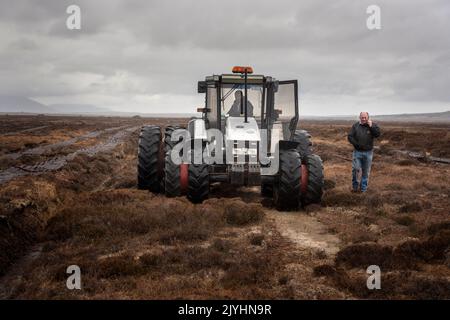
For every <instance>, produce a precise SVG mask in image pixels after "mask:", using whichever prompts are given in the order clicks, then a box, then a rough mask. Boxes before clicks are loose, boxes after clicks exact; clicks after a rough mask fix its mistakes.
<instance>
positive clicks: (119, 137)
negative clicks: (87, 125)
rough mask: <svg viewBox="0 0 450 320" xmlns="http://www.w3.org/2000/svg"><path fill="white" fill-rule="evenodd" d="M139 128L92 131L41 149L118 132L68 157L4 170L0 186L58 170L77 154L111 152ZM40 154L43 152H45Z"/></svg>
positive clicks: (0, 175) (68, 144)
mask: <svg viewBox="0 0 450 320" xmlns="http://www.w3.org/2000/svg"><path fill="white" fill-rule="evenodd" d="M125 128H126V129H125ZM139 128H140V126H135V127H127V126H125V127H116V128H109V129H105V130H101V131H93V132H90V133H89V134H87V135H84V136H82V137H77V138H73V139H70V140H67V141H63V142H58V143H56V144H52V145H49V146H45V147H42V149H46V150H48V148H54V147H55V146H57V147H61V146H70V145H71V144H73V143H75V142H77V141H80V139H88V138H93V137H97V136H99V135H100V134H102V133H107V132H112V131H116V130H119V132H117V133H115V134H114V135H112V136H110V137H109V138H108V139H107V140H106V141H105V142H101V143H99V144H96V145H94V146H90V147H86V148H82V149H79V150H77V151H75V152H73V153H70V154H68V155H64V156H57V157H54V158H51V159H49V160H47V161H44V162H40V163H37V164H35V165H28V166H20V167H11V168H8V169H6V170H3V171H1V172H0V184H4V183H6V182H8V181H10V180H12V179H14V178H17V177H21V176H27V175H39V174H43V173H46V172H51V171H56V170H59V169H61V168H62V167H64V166H65V165H66V164H67V163H68V162H69V161H71V160H73V159H74V158H75V157H76V156H77V155H79V154H86V155H87V156H89V157H93V156H95V155H96V154H98V153H100V152H106V151H109V150H112V149H114V148H115V147H116V146H117V145H118V144H119V143H120V142H122V141H123V140H124V139H125V138H126V137H127V136H128V135H130V134H131V133H133V132H134V131H136V130H138V129H139ZM121 129H123V130H121ZM35 149H40V148H39V147H38V148H35ZM42 149H41V150H37V151H35V152H41V151H42ZM32 150H34V149H32ZM30 151H31V150H30ZM42 152H45V150H44V151H42Z"/></svg>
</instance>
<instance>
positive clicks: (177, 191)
mask: <svg viewBox="0 0 450 320" xmlns="http://www.w3.org/2000/svg"><path fill="white" fill-rule="evenodd" d="M171 151H172V150H169V151H168V152H167V153H166V159H165V167H164V193H165V195H166V197H169V198H171V197H179V196H181V181H180V165H177V164H175V163H174V162H173V161H172V157H171V154H170V153H171Z"/></svg>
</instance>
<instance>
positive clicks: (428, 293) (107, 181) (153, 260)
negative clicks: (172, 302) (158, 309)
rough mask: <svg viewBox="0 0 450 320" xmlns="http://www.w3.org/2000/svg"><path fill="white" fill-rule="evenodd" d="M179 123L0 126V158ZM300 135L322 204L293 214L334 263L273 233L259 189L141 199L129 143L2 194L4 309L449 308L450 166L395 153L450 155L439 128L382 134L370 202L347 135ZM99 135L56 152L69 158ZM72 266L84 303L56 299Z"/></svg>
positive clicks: (21, 181) (325, 129)
mask: <svg viewBox="0 0 450 320" xmlns="http://www.w3.org/2000/svg"><path fill="white" fill-rule="evenodd" d="M176 121H177V120H173V119H153V120H148V119H147V120H145V119H119V118H113V119H105V118H73V119H72V118H59V117H54V118H53V117H39V118H36V117H34V118H33V117H3V118H1V119H0V122H1V123H2V134H5V133H7V132H13V133H14V132H19V131H20V132H19V133H15V134H11V135H9V136H2V138H1V139H5V140H1V141H2V144H1V146H2V150H1V151H0V153H1V154H2V155H3V156H4V155H7V154H9V153H13V152H18V150H19V151H23V150H26V149H27V148H34V147H35V146H34V145H33V146H31V145H28V146H27V145H26V144H27V143H28V142H29V141H35V142H36V143H38V144H42V145H47V144H51V143H55V142H58V141H60V140H64V139H70V138H73V137H77V136H79V135H82V134H85V133H87V132H91V131H94V130H98V129H106V128H110V127H120V126H125V125H128V126H136V125H140V124H142V123H144V122H146V123H159V124H161V125H165V124H167V123H171V122H176ZM3 124H4V126H3ZM302 125H303V127H304V128H306V129H307V130H309V131H310V132H311V133H312V135H313V137H314V146H315V149H316V151H317V153H319V154H320V155H321V156H322V158H323V159H324V165H325V176H326V181H325V184H326V192H325V195H324V199H323V204H322V206H317V205H316V206H310V207H307V208H305V209H304V210H301V211H299V212H298V213H296V214H297V215H299V217H300V216H301V217H302V218H303V219H307V221H311V222H312V223H314V225H317V224H320V226H321V229H320V230H322V229H323V230H326V236H325V234H320V232H319V231H317V230H316V229H314V228H312V229H311V230H310V231H308V232H310V233H309V234H308V232H305V233H304V234H303V233H302V237H305V238H306V239H309V237H310V238H311V239H316V240H317V239H319V240H320V239H322V240H323V241H325V242H326V241H328V240H327V239H329V237H335V238H336V239H337V240H338V241H339V248H338V250H337V252H336V253H334V252H329V251H327V250H321V249H320V248H317V246H310V245H308V243H306V242H305V243H302V242H295V241H293V239H292V236H290V234H289V232H287V233H286V232H285V231H286V230H279V226H280V224H279V223H278V220H277V219H279V217H280V215H283V214H285V213H279V212H275V211H274V209H273V208H272V204H271V201H270V199H263V198H261V197H260V196H259V189H258V188H242V189H240V190H235V189H233V188H223V187H221V186H214V187H213V188H212V198H211V199H210V200H207V201H205V202H204V203H203V204H200V205H193V204H191V203H189V202H188V201H187V200H186V199H184V198H176V199H166V198H164V197H163V196H161V195H153V194H151V193H148V192H143V191H139V190H137V189H136V182H135V176H136V171H135V170H136V169H135V165H136V154H135V153H136V143H137V134H138V133H137V132H133V133H132V134H131V135H130V136H128V137H127V138H126V139H125V141H124V142H123V143H121V144H119V145H118V146H117V147H116V148H115V149H114V150H112V151H109V152H103V153H100V154H97V155H96V156H94V157H89V156H87V155H84V154H79V155H78V156H77V157H76V158H75V159H74V160H72V161H70V162H69V163H68V164H67V165H66V166H65V167H63V168H62V169H61V170H58V171H56V172H48V173H45V174H42V175H39V176H30V175H28V176H23V177H19V178H17V179H14V180H11V181H9V182H8V183H5V184H3V185H0V210H1V214H0V235H1V238H0V274H1V275H2V276H3V277H2V278H1V279H0V288H1V289H0V297H3V298H26V299H37V298H39V299H71V298H75V299H104V298H106V299H116V298H119V299H122V298H130V299H164V298H168V299H175V298H237V299H254V298H263V299H264V298H273V299H336V298H338V299H341V298H374V299H377V298H399V299H403V298H418V299H428V298H445V299H448V298H450V249H449V244H450V217H449V211H448V207H449V205H450V200H449V196H450V174H449V171H450V167H449V166H448V165H443V164H434V163H422V162H419V161H417V160H412V159H409V158H406V157H405V156H402V155H400V154H398V153H396V152H395V151H394V150H396V149H401V150H411V151H424V152H425V151H426V152H430V153H431V154H432V155H435V156H440V157H450V156H449V150H448V146H449V145H450V137H449V135H448V132H449V127H448V126H445V125H439V126H431V125H417V124H410V125H405V124H402V125H401V126H400V125H398V124H383V123H382V124H380V125H381V128H382V130H383V136H382V137H381V139H380V141H379V142H378V146H379V147H380V149H379V150H377V152H376V156H375V158H374V164H373V168H372V175H371V179H370V185H369V192H368V193H367V194H353V193H350V179H351V177H350V168H351V163H350V162H349V161H348V159H349V158H350V152H351V148H350V147H349V145H348V144H347V143H346V131H347V130H348V127H349V124H348V123H326V122H305V123H302ZM41 126H45V128H42V129H39V128H38V129H36V130H33V131H25V132H24V131H22V130H25V129H29V128H36V127H41ZM41 130H42V131H41ZM57 132H59V133H57ZM61 132H64V134H63V135H61ZM53 134H55V136H54V135H53ZM107 136H108V134H107V133H105V134H104V135H100V136H98V137H96V138H93V139H89V140H86V141H82V142H79V143H78V144H77V143H75V144H73V145H71V146H67V147H63V148H61V149H58V150H56V151H55V152H56V153H70V152H74V151H76V150H77V149H78V148H82V147H84V146H85V145H95V144H96V143H98V142H100V141H102V139H105V138H107ZM41 137H45V138H42V140H40V139H41ZM8 139H9V140H8ZM3 141H16V142H15V145H14V144H7V145H4V144H3ZM41 157H47V158H51V157H52V155H51V154H45V155H44V156H41ZM0 159H3V160H2V161H4V158H2V157H1V156H0ZM39 160H40V159H39ZM17 161H19V162H20V161H25V160H23V159H22V158H18V159H17ZM26 161H30V162H33V160H26ZM2 166H3V168H4V167H7V166H8V164H7V163H3V162H2ZM305 221H306V220H305ZM288 227H289V226H288ZM291 228H295V226H291ZM288 231H289V230H288ZM291 231H293V232H295V231H296V230H291ZM314 233H315V234H314ZM316 243H317V241H316ZM318 243H320V241H319V242H318ZM72 264H76V265H79V266H80V268H81V271H82V287H83V289H82V290H80V291H70V290H67V289H66V287H65V283H66V279H67V276H68V275H67V274H66V272H65V271H66V268H67V266H69V265H72ZM371 264H376V265H379V266H380V267H381V270H382V272H383V273H382V290H376V291H370V290H368V289H367V288H366V279H367V274H366V273H365V270H366V268H367V266H368V265H371Z"/></svg>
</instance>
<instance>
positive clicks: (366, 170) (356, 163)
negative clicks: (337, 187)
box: [352, 150, 373, 192]
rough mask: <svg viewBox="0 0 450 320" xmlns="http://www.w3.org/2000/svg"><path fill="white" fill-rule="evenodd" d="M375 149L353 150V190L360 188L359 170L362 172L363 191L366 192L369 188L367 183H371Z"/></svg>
mask: <svg viewBox="0 0 450 320" xmlns="http://www.w3.org/2000/svg"><path fill="white" fill-rule="evenodd" d="M372 157H373V150H371V151H358V150H354V151H353V162H352V186H353V190H358V187H359V182H358V175H359V171H360V170H361V171H362V174H361V191H362V192H365V191H366V190H367V184H368V183H369V174H370V167H371V166H372Z"/></svg>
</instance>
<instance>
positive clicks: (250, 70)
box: [233, 66, 253, 74]
mask: <svg viewBox="0 0 450 320" xmlns="http://www.w3.org/2000/svg"><path fill="white" fill-rule="evenodd" d="M233 73H248V74H251V73H253V68H252V67H240V66H236V67H233Z"/></svg>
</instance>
